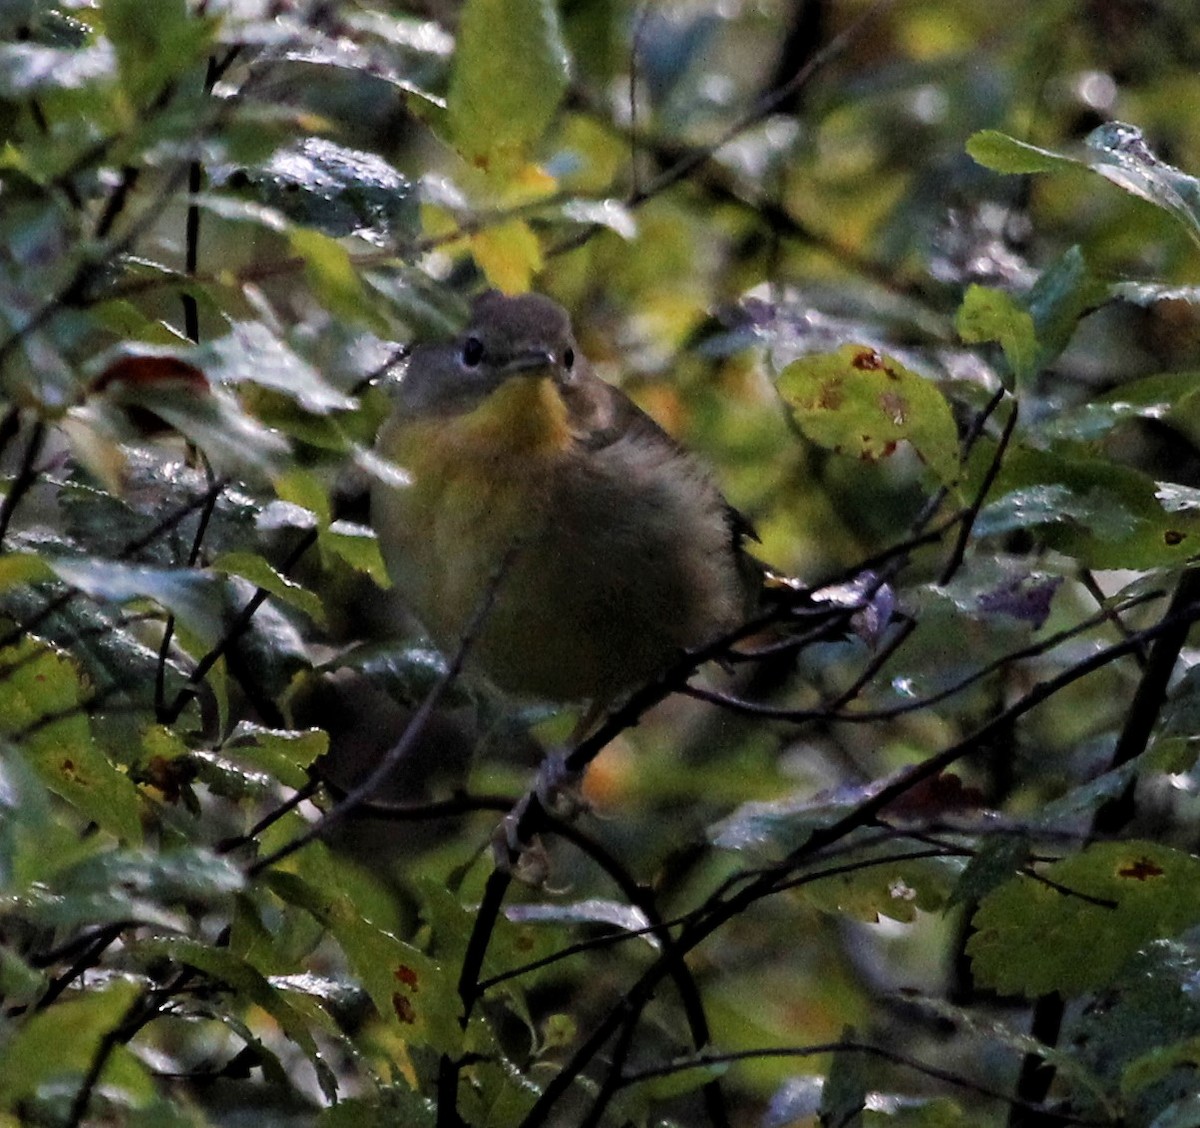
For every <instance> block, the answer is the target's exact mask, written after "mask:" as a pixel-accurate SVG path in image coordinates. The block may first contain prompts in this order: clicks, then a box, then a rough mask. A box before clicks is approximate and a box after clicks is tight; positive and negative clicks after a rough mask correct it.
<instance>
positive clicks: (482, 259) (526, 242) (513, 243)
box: [471, 219, 542, 294]
mask: <svg viewBox="0 0 1200 1128" xmlns="http://www.w3.org/2000/svg"><path fill="white" fill-rule="evenodd" d="M471 253H472V254H473V255H474V256H475V261H476V262H477V263H479V266H480V269H482V271H483V272H484V274H486V275H487V279H488V281H489V282H490V283H491V284H492V285H493V286H495V287H496V289H498V290H500V291H502V292H503V293H505V294H520V293H524V292H525V291H526V290H528V289H529V288H530V285H531V283H532V281H533V276H534V275H535V274H536V273H537V272H538V271H539V270H541V268H542V248H541V244H540V243H539V242H538V238H537V236H536V235H535V234H534V233H533V231H532V230H530V227H529V225H528V224H527V223H524V222H523V221H522V220H519V219H510V220H509V221H508V222H507V223H500V224H495V225H492V226H489V227H486V228H485V229H484V230H482V231H480V232H479V233H478V234H475V235H472V236H471Z"/></svg>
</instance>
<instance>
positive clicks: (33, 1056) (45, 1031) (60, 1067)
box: [0, 980, 140, 1109]
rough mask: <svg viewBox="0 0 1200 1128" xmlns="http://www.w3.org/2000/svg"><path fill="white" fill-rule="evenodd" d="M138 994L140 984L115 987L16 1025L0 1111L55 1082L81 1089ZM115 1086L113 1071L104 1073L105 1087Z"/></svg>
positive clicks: (0, 1081)
mask: <svg viewBox="0 0 1200 1128" xmlns="http://www.w3.org/2000/svg"><path fill="white" fill-rule="evenodd" d="M139 993H140V988H139V987H138V985H137V984H136V983H131V982H128V981H122V980H116V981H111V982H109V983H108V985H107V986H105V987H95V986H93V987H92V988H90V989H89V990H88V991H87V992H86V993H85V994H82V995H81V996H80V997H78V998H72V999H67V1000H65V1001H60V1002H58V1003H56V1004H55V1005H54V1006H53V1007H49V1008H47V1009H46V1010H40V1011H33V1012H30V1013H29V1014H28V1015H27V1017H26V1019H25V1020H24V1021H22V1022H18V1023H16V1024H15V1029H14V1030H13V1031H12V1033H11V1036H10V1037H9V1038H8V1039H7V1040H6V1042H5V1046H4V1053H3V1054H0V1108H4V1109H11V1108H12V1107H13V1105H15V1104H17V1103H18V1102H20V1101H24V1100H29V1099H31V1098H33V1097H34V1096H35V1095H36V1094H37V1093H38V1091H39V1090H42V1089H44V1088H45V1087H47V1086H48V1085H49V1084H50V1083H51V1082H58V1083H65V1084H67V1085H69V1086H71V1087H72V1088H73V1087H74V1086H75V1085H77V1084H78V1082H79V1080H80V1079H81V1078H82V1077H83V1075H84V1074H85V1073H86V1072H87V1070H88V1068H89V1067H90V1066H91V1064H92V1062H93V1061H94V1060H95V1056H96V1053H97V1052H98V1050H99V1048H100V1043H101V1040H102V1039H103V1038H104V1036H105V1035H106V1034H108V1033H109V1031H111V1030H114V1029H116V1027H117V1026H118V1025H120V1022H121V1019H122V1018H123V1017H124V1015H125V1014H126V1012H127V1011H128V1010H129V1008H130V1007H131V1006H132V1005H133V1002H134V1000H135V999H136V998H137V997H138V995H139ZM111 1080H112V1078H111V1071H110V1070H108V1069H106V1070H105V1071H104V1072H102V1073H101V1077H100V1083H101V1085H104V1084H107V1083H111Z"/></svg>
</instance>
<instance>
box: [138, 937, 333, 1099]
mask: <svg viewBox="0 0 1200 1128" xmlns="http://www.w3.org/2000/svg"><path fill="white" fill-rule="evenodd" d="M130 954H131V956H132V957H133V958H135V959H137V960H139V961H141V962H143V963H152V962H154V961H156V960H161V959H168V960H171V961H172V962H174V963H176V964H178V965H180V966H182V967H192V968H195V969H196V970H197V971H199V972H202V973H203V974H204V975H206V976H208V977H209V978H210V979H213V980H216V981H217V982H218V983H220V984H224V985H225V986H226V987H228V988H229V989H230V990H231V991H232V992H233V994H234V998H235V1001H236V1002H237V1003H238V1004H239V1005H240V1006H246V1005H248V1004H251V1003H253V1004H254V1005H255V1006H259V1007H262V1009H263V1010H265V1011H266V1012H267V1014H269V1015H270V1016H271V1017H272V1018H273V1019H274V1020H275V1021H276V1022H277V1023H278V1024H279V1027H280V1029H281V1030H282V1031H283V1032H284V1034H286V1035H287V1037H288V1038H290V1039H291V1040H292V1041H293V1042H295V1043H296V1045H297V1046H299V1047H300V1049H301V1050H303V1051H304V1054H305V1056H306V1057H307V1058H308V1060H309V1061H310V1062H311V1063H312V1066H313V1069H314V1070H315V1071H316V1074H317V1080H318V1081H319V1082H320V1085H321V1090H322V1092H324V1093H325V1095H326V1097H327V1098H328V1099H330V1100H332V1099H333V1098H334V1097H335V1096H336V1095H337V1091H338V1085H337V1078H336V1076H335V1075H334V1073H333V1070H332V1069H331V1068H330V1066H329V1065H328V1063H327V1062H326V1061H325V1059H324V1057H323V1056H322V1054H321V1051H320V1048H319V1047H318V1045H317V1043H316V1041H315V1039H314V1037H313V1031H312V1029H311V1028H310V1025H309V1022H308V1021H307V1020H306V1019H305V1018H304V1016H303V1015H301V1014H300V1012H299V1011H298V1010H296V1008H295V1007H293V1006H292V1005H291V1003H289V1002H288V1001H287V999H286V998H284V995H283V993H282V992H281V991H279V990H277V989H276V988H275V987H273V986H272V985H271V984H270V982H269V981H268V980H267V979H266V978H265V977H264V976H263V975H262V974H261V973H260V972H258V971H257V970H256V969H255V968H253V967H252V966H251V965H250V964H248V963H246V962H245V961H244V960H240V959H238V958H237V957H236V956H234V955H232V954H231V953H230V952H228V951H226V950H224V949H221V948H215V947H213V946H211V945H209V944H203V943H201V942H200V941H198V940H188V939H184V938H172V939H166V940H141V941H136V942H134V943H132V944H131V945H130Z"/></svg>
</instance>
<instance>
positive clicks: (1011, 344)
mask: <svg viewBox="0 0 1200 1128" xmlns="http://www.w3.org/2000/svg"><path fill="white" fill-rule="evenodd" d="M955 327H956V328H957V329H958V335H959V336H960V337H962V339H963V340H964V341H966V342H967V344H970V345H977V344H981V343H983V342H985V341H996V342H997V343H998V344H999V345H1000V347H1001V348H1002V349H1003V350H1004V357H1005V359H1006V360H1007V361H1008V365H1009V368H1011V369H1012V373H1013V375H1014V376H1015V377H1016V378H1017V381H1018V383H1023V382H1024V381H1026V380H1028V379H1029V377H1030V376H1032V375H1033V372H1034V365H1035V362H1036V358H1037V351H1038V347H1037V338H1036V336H1035V335H1034V328H1033V317H1032V316H1031V315H1030V313H1029V311H1028V310H1026V309H1022V308H1021V306H1019V305H1018V304H1017V303H1016V301H1014V300H1013V299H1012V298H1011V297H1010V296H1009V295H1008V294H1006V293H1004V291H1003V290H993V289H989V288H988V287H986V286H977V285H971V286H968V287H967V292H966V294H965V295H964V296H963V301H962V305H961V306H959V309H958V314H957V316H956V318H955Z"/></svg>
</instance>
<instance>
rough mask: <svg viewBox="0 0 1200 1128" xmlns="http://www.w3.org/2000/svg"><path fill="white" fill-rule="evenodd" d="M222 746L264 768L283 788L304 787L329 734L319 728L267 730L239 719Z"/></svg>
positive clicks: (322, 754) (323, 750)
mask: <svg viewBox="0 0 1200 1128" xmlns="http://www.w3.org/2000/svg"><path fill="white" fill-rule="evenodd" d="M224 747H225V749H227V750H229V751H230V752H232V753H234V754H235V758H236V759H238V760H243V759H244V760H247V761H249V762H250V763H251V764H252V765H254V766H255V767H256V768H259V769H264V770H266V771H268V772H270V774H271V775H272V776H274V777H275V779H277V780H279V782H280V783H282V784H283V785H284V786H285V787H303V786H304V785H305V784H306V783H307V782H308V768H309V767H310V766H311V765H312V764H313V762H314V761H315V760H316V759H317V758H318V757H319V756H324V755H325V753H326V752H328V751H329V734H328V733H326V732H324V731H322V730H321V729H305V730H296V729H268V728H263V727H262V726H260V725H256V724H254V723H253V722H251V721H239V722H238V725H237V727H236V728H235V729H234V730H233V732H232V734H231V735H230V737H229V739H228V740H226V741H225V744H224Z"/></svg>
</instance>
